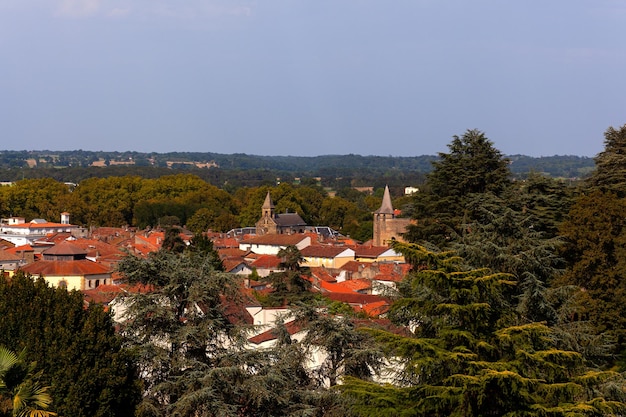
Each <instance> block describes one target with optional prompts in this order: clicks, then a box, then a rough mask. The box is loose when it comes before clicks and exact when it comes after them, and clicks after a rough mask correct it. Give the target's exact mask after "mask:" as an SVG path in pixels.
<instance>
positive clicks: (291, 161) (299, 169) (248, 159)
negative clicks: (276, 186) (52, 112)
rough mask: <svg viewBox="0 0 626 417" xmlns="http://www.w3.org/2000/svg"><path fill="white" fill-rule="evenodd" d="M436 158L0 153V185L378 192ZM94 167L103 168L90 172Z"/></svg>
mask: <svg viewBox="0 0 626 417" xmlns="http://www.w3.org/2000/svg"><path fill="white" fill-rule="evenodd" d="M438 158H439V156H438V155H434V156H433V155H423V156H415V157H392V156H361V155H355V154H350V155H324V156H315V157H298V156H259V155H247V154H216V153H192V152H187V153H182V152H172V153H163V154H158V153H149V154H148V153H138V152H91V151H63V152H52V151H0V180H2V181H15V180H18V179H22V178H42V177H49V178H55V179H57V180H59V181H64V182H80V181H82V180H84V179H86V178H90V177H94V176H96V177H108V176H123V175H137V176H141V177H144V178H155V177H157V176H161V175H171V174H172V173H178V172H181V171H182V172H191V173H193V174H195V175H197V176H199V177H201V178H203V179H205V180H207V181H209V182H211V183H212V184H213V185H216V186H224V185H226V184H229V183H230V184H231V185H234V186H259V185H263V182H268V181H269V182H272V181H275V180H276V178H283V179H286V180H293V179H294V178H309V179H311V178H320V179H321V181H322V183H323V186H325V187H331V188H337V184H338V183H339V184H345V183H351V182H352V183H354V184H353V185H360V186H366V185H375V186H379V184H376V182H377V181H380V180H381V179H382V178H387V179H391V180H394V178H396V177H399V179H398V183H397V184H395V183H394V185H397V186H400V185H404V186H407V185H413V184H415V183H419V182H422V181H423V179H424V175H425V174H426V173H428V172H430V171H431V170H432V162H433V161H436V160H437V159H438ZM510 160H511V166H510V170H511V172H512V174H514V175H515V176H516V177H517V178H525V177H526V176H527V175H528V174H529V173H530V172H539V173H543V174H546V175H550V176H552V177H555V178H569V179H576V178H584V177H586V176H588V175H589V173H590V172H591V171H592V170H593V168H594V162H593V159H592V158H588V157H579V156H550V157H538V158H535V157H529V156H524V155H514V156H511V157H510ZM96 161H100V162H101V163H103V164H104V166H91V164H93V163H94V162H96ZM29 162H30V164H31V165H29ZM116 163H123V164H124V165H116ZM193 163H198V164H206V163H214V164H215V165H216V166H211V167H209V168H207V167H198V166H196V165H194V164H193ZM32 164H36V165H34V166H33V165H32ZM127 164H131V165H127ZM200 166H202V165H200ZM400 180H401V181H403V183H401V182H400Z"/></svg>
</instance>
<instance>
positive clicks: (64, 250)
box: [43, 240, 87, 256]
mask: <svg viewBox="0 0 626 417" xmlns="http://www.w3.org/2000/svg"><path fill="white" fill-rule="evenodd" d="M43 254H44V255H57V256H59V255H87V251H86V250H84V249H83V248H81V247H80V246H76V245H75V244H74V243H70V242H68V241H67V240H63V241H61V242H59V243H57V244H55V245H54V246H53V247H51V248H49V249H46V250H45V251H43Z"/></svg>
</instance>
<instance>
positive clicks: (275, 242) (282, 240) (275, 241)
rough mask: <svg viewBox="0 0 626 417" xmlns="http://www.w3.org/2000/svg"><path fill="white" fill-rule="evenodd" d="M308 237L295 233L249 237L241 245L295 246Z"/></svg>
mask: <svg viewBox="0 0 626 417" xmlns="http://www.w3.org/2000/svg"><path fill="white" fill-rule="evenodd" d="M309 237H310V236H309V235H307V234H304V233H297V234H293V235H262V236H253V237H250V238H248V239H246V240H244V241H242V242H241V243H242V244H253V245H271V246H290V245H297V244H298V243H300V242H302V241H303V240H304V239H306V238H309Z"/></svg>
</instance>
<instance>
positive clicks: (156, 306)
mask: <svg viewBox="0 0 626 417" xmlns="http://www.w3.org/2000/svg"><path fill="white" fill-rule="evenodd" d="M211 258H212V257H211V256H210V255H206V254H203V253H199V252H196V251H185V252H183V253H173V252H168V251H159V252H156V253H153V254H151V255H150V256H149V257H148V258H147V259H140V258H135V257H127V258H125V259H124V260H123V261H122V262H121V263H120V265H119V270H120V272H121V273H122V274H124V276H126V277H127V279H128V280H129V281H130V282H135V283H142V284H145V285H149V286H150V287H151V288H152V291H150V292H148V293H141V294H135V295H132V296H129V297H128V298H126V299H125V301H124V308H125V309H126V312H125V320H124V321H123V323H122V331H123V333H124V335H125V336H126V338H127V343H128V344H129V346H131V347H132V348H133V349H134V350H136V352H137V353H138V358H139V367H140V370H141V375H142V380H143V382H144V398H143V402H142V403H141V404H140V406H139V408H138V412H137V416H138V417H147V416H179V415H193V416H196V417H208V416H220V417H221V416H225V417H228V416H233V417H235V416H241V415H250V416H268V417H269V416H283V415H284V416H286V415H311V416H324V415H332V410H333V409H335V407H336V406H337V404H338V397H337V396H336V395H335V394H332V393H326V392H325V391H323V390H320V389H319V386H318V385H317V384H316V383H315V381H314V380H313V379H312V377H311V376H309V375H308V373H307V372H306V371H305V370H304V360H305V356H304V353H303V352H302V350H301V349H300V347H299V346H289V345H286V344H283V345H280V344H279V345H278V346H277V347H276V348H273V349H266V350H251V349H249V347H248V346H247V338H246V331H245V330H246V328H245V323H241V322H240V321H241V320H243V316H241V314H243V313H238V312H241V310H242V309H243V307H242V293H241V292H240V285H241V283H240V282H238V281H237V278H236V276H235V275H231V274H227V273H223V272H219V271H216V270H215V269H214V267H213V262H212V259H211Z"/></svg>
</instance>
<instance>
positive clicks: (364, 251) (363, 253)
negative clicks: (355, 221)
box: [353, 245, 389, 258]
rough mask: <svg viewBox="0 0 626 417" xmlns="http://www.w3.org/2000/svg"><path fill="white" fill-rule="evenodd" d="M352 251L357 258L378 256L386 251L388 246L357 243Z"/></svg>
mask: <svg viewBox="0 0 626 417" xmlns="http://www.w3.org/2000/svg"><path fill="white" fill-rule="evenodd" d="M353 249H354V253H355V255H356V256H357V257H359V258H378V257H379V256H380V255H382V254H383V253H385V252H387V251H388V250H389V248H388V247H387V246H363V245H358V246H355V247H354V248H353Z"/></svg>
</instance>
